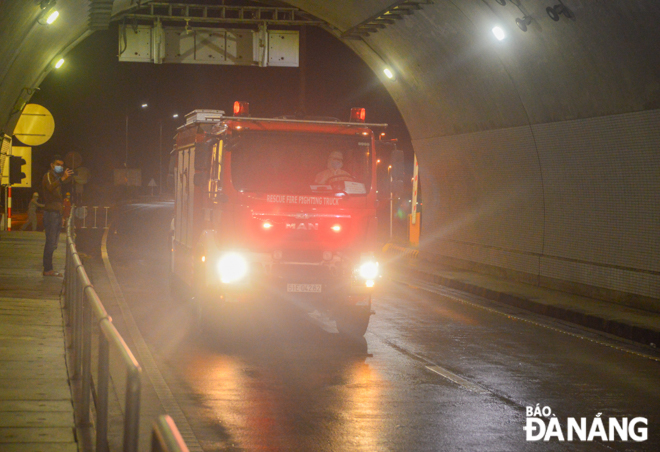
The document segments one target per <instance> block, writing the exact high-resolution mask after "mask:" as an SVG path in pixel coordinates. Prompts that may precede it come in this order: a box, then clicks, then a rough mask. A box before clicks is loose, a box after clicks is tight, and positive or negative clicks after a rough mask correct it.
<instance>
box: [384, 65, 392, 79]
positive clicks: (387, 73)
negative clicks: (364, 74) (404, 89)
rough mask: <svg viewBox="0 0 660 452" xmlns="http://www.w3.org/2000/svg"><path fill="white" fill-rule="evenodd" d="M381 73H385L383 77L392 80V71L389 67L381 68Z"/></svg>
mask: <svg viewBox="0 0 660 452" xmlns="http://www.w3.org/2000/svg"><path fill="white" fill-rule="evenodd" d="M383 73H384V74H385V77H387V78H389V79H390V80H394V72H392V71H391V70H390V68H387V67H386V68H385V69H383Z"/></svg>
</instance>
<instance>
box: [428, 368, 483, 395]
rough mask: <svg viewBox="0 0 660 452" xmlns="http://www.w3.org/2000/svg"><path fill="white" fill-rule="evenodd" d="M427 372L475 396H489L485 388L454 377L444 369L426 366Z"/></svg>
mask: <svg viewBox="0 0 660 452" xmlns="http://www.w3.org/2000/svg"><path fill="white" fill-rule="evenodd" d="M426 368H427V369H428V370H430V371H431V372H435V373H436V374H438V375H440V376H441V377H444V378H446V379H447V380H449V381H451V382H452V383H456V384H457V385H459V386H461V387H463V388H465V389H467V390H468V391H470V392H476V393H477V394H490V391H488V390H487V389H485V388H482V387H481V386H479V385H478V384H475V383H472V382H471V381H469V380H466V379H465V378H463V377H459V376H458V375H456V374H455V373H454V372H451V371H449V370H447V369H445V368H444V367H440V366H437V365H435V366H426Z"/></svg>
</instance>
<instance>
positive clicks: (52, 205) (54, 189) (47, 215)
mask: <svg viewBox="0 0 660 452" xmlns="http://www.w3.org/2000/svg"><path fill="white" fill-rule="evenodd" d="M71 175H73V171H72V170H70V169H66V170H65V169H64V160H62V157H60V156H59V155H54V156H53V158H52V159H51V163H50V170H49V171H48V172H47V173H46V174H44V178H43V181H42V183H41V185H42V187H43V191H42V192H43V197H44V204H45V207H44V232H45V233H46V245H45V246H44V276H62V274H61V273H58V272H56V271H55V270H53V253H54V252H55V250H56V249H57V242H58V240H59V238H60V228H61V227H62V209H63V206H62V201H63V199H62V183H63V182H66V181H68V180H69V178H71Z"/></svg>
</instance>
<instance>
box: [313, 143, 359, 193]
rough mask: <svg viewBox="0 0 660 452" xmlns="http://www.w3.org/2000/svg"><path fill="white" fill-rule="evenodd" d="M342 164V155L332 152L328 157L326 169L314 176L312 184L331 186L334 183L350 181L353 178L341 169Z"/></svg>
mask: <svg viewBox="0 0 660 452" xmlns="http://www.w3.org/2000/svg"><path fill="white" fill-rule="evenodd" d="M343 164H344V155H343V154H342V153H341V152H339V151H332V152H331V153H330V154H329V155H328V165H327V166H328V169H325V170H323V171H321V172H320V173H318V174H317V175H316V178H315V179H314V182H315V183H317V184H323V185H325V184H332V183H334V182H342V181H352V180H353V177H351V175H350V174H349V173H348V172H346V171H344V170H343V169H341V167H342V166H343Z"/></svg>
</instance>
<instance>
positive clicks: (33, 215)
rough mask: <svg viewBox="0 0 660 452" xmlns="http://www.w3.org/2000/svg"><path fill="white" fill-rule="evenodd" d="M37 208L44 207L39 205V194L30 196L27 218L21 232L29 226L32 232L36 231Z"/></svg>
mask: <svg viewBox="0 0 660 452" xmlns="http://www.w3.org/2000/svg"><path fill="white" fill-rule="evenodd" d="M39 207H44V205H43V204H41V203H39V193H37V192H35V193H34V194H32V199H31V200H30V204H28V217H27V220H26V221H25V224H24V225H23V227H22V228H21V231H25V230H26V229H27V228H28V226H31V227H32V230H33V231H36V230H37V209H38V208H39Z"/></svg>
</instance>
